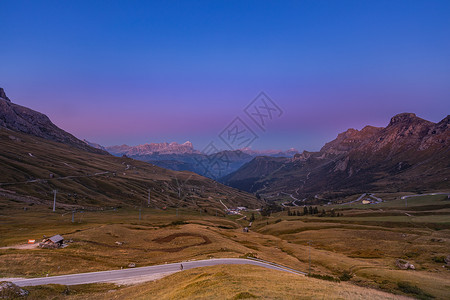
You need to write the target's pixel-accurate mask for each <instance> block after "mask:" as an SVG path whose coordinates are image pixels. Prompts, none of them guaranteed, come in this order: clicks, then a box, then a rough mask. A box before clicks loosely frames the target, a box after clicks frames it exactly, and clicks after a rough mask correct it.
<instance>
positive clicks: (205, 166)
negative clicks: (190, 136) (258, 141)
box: [85, 140, 298, 178]
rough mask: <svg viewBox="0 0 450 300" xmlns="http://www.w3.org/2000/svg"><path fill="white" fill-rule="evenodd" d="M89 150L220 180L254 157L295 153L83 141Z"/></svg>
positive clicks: (190, 145) (292, 154) (291, 155)
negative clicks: (206, 151)
mask: <svg viewBox="0 0 450 300" xmlns="http://www.w3.org/2000/svg"><path fill="white" fill-rule="evenodd" d="M85 142H86V143H87V144H89V145H90V146H92V147H95V148H98V149H102V150H105V151H108V152H109V153H111V154H113V155H115V156H123V155H126V156H127V157H130V158H133V159H137V160H141V161H145V162H149V163H152V164H154V165H157V166H159V167H162V168H166V169H170V170H174V171H191V172H195V173H197V174H200V175H202V176H206V177H210V178H220V177H222V176H225V175H227V174H229V173H231V172H234V171H236V170H237V169H239V168H240V167H241V166H242V165H244V164H245V163H247V162H249V161H250V160H252V159H253V158H254V157H256V156H261V155H264V156H272V157H293V156H294V155H295V154H296V153H298V151H297V150H296V149H293V148H292V149H289V150H287V151H279V150H265V151H258V150H252V149H251V148H244V149H240V150H234V151H229V150H225V151H220V152H217V153H213V154H208V155H207V154H204V153H202V152H200V151H198V150H195V149H194V146H193V145H192V143H191V142H189V141H188V142H185V143H183V144H178V143H176V142H172V143H150V144H144V145H137V146H128V145H120V146H110V147H103V146H101V145H99V144H96V143H91V142H88V141H86V140H85Z"/></svg>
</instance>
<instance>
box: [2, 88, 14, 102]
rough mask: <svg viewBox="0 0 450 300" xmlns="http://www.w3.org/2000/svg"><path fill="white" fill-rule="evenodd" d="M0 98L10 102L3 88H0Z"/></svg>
mask: <svg viewBox="0 0 450 300" xmlns="http://www.w3.org/2000/svg"><path fill="white" fill-rule="evenodd" d="M0 99H3V100H6V101H8V102H11V100H9V98H8V97H7V96H6V93H5V90H4V89H3V88H0Z"/></svg>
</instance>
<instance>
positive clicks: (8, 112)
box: [0, 88, 108, 154]
mask: <svg viewBox="0 0 450 300" xmlns="http://www.w3.org/2000/svg"><path fill="white" fill-rule="evenodd" d="M0 127H2V128H6V129H9V130H13V131H18V132H23V133H27V134H31V135H34V136H37V137H40V138H44V139H47V140H51V141H54V142H59V143H64V144H67V145H70V146H73V147H75V148H78V149H82V150H85V151H88V152H92V153H99V154H108V153H107V152H106V151H103V150H101V149H96V148H93V147H91V146H89V145H88V144H86V143H85V142H83V141H81V140H79V139H77V138H76V137H74V136H73V135H71V134H70V133H68V132H66V131H64V130H62V129H60V128H59V127H57V126H56V125H55V124H53V123H52V121H50V119H49V118H48V117H47V116H46V115H44V114H42V113H40V112H37V111H34V110H32V109H29V108H27V107H24V106H20V105H17V104H14V103H12V102H11V100H10V99H9V98H8V97H7V96H6V93H5V91H4V90H3V89H2V88H0Z"/></svg>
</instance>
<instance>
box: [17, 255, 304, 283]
mask: <svg viewBox="0 0 450 300" xmlns="http://www.w3.org/2000/svg"><path fill="white" fill-rule="evenodd" d="M181 264H183V269H184V270H187V269H192V268H199V267H208V266H215V265H229V264H232V265H242V264H247V265H256V266H260V267H264V268H268V269H273V270H279V271H284V272H289V273H293V274H298V275H304V274H305V273H302V272H299V271H296V270H293V269H289V268H287V267H283V266H279V265H274V264H270V263H266V262H263V261H257V260H251V259H245V258H215V259H206V260H196V261H186V262H181V263H171V264H164V265H156V266H149V267H139V268H130V269H123V270H112V271H101V272H90V273H78V274H71V275H61V276H50V277H41V278H29V279H16V280H13V281H12V282H13V283H14V284H16V285H18V286H35V285H44V284H62V285H76V284H87V283H99V282H112V281H118V280H132V279H133V278H138V277H141V276H147V275H158V274H163V273H168V272H177V271H180V266H181Z"/></svg>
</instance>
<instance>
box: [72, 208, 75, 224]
mask: <svg viewBox="0 0 450 300" xmlns="http://www.w3.org/2000/svg"><path fill="white" fill-rule="evenodd" d="M72 223H75V211H74V210H72Z"/></svg>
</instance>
